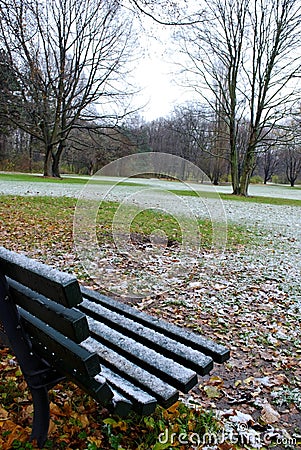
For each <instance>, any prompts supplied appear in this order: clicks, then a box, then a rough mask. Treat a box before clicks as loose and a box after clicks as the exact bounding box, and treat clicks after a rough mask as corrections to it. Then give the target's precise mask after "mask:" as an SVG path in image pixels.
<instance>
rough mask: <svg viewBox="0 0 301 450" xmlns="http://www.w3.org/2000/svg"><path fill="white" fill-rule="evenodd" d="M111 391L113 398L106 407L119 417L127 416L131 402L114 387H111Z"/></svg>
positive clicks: (130, 408)
mask: <svg viewBox="0 0 301 450" xmlns="http://www.w3.org/2000/svg"><path fill="white" fill-rule="evenodd" d="M112 392H113V398H112V400H111V401H110V402H109V403H108V404H107V405H106V407H107V408H108V410H109V411H111V412H112V413H114V414H117V416H119V417H127V416H128V415H129V413H130V411H131V410H132V406H133V405H132V402H131V401H130V400H129V399H127V398H125V397H124V396H123V395H122V394H120V393H119V392H117V391H115V390H114V389H112Z"/></svg>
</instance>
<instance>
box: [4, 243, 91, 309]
mask: <svg viewBox="0 0 301 450" xmlns="http://www.w3.org/2000/svg"><path fill="white" fill-rule="evenodd" d="M0 270H1V271H2V273H4V274H5V275H6V276H8V277H9V278H11V279H13V280H15V281H18V282H19V283H21V284H23V285H24V286H27V287H28V288H30V289H32V290H33V291H36V292H38V293H39V294H42V295H44V296H45V297H47V298H49V299H51V300H53V301H55V302H56V303H60V304H62V305H64V306H66V307H68V308H72V307H73V306H76V305H78V304H79V303H81V301H82V295H81V292H80V288H79V284H78V281H77V279H76V278H75V277H74V276H73V275H71V274H68V273H64V272H60V271H59V270H56V269H53V268H52V267H50V266H48V265H46V264H43V263H40V262H38V261H35V260H33V259H31V258H28V257H26V256H25V255H21V254H19V253H15V252H12V251H10V250H7V249H6V248H4V247H0Z"/></svg>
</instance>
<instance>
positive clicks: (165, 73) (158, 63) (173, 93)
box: [135, 23, 191, 121]
mask: <svg viewBox="0 0 301 450" xmlns="http://www.w3.org/2000/svg"><path fill="white" fill-rule="evenodd" d="M172 31H173V29H172V27H165V28H164V27H161V26H157V25H155V24H153V23H152V24H150V28H149V30H148V33H146V36H145V44H144V46H145V56H144V58H143V60H141V61H140V62H139V64H138V66H137V68H136V69H135V78H136V79H137V81H138V83H139V85H140V86H141V88H142V91H141V93H140V94H138V95H137V99H136V100H135V104H136V103H138V104H139V105H143V104H146V103H147V104H146V106H145V107H143V109H142V110H141V111H140V112H139V114H140V115H141V116H143V117H144V119H145V120H147V121H149V120H153V119H156V118H158V117H163V116H167V115H168V114H169V113H170V112H172V110H173V108H174V106H175V105H177V104H181V103H184V102H185V101H186V100H187V99H188V98H189V97H190V98H191V94H188V93H187V91H185V90H184V89H183V88H181V87H180V86H179V83H178V82H177V78H178V77H177V71H178V67H177V66H176V65H175V64H174V62H176V61H177V59H178V58H179V55H177V53H176V50H175V48H176V47H175V45H174V44H173V43H172V37H171V33H172Z"/></svg>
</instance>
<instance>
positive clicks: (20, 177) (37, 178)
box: [0, 173, 144, 186]
mask: <svg viewBox="0 0 301 450" xmlns="http://www.w3.org/2000/svg"><path fill="white" fill-rule="evenodd" d="M1 181H16V182H19V181H21V182H27V183H57V184H66V183H67V184H86V183H88V182H90V183H93V184H100V185H109V186H114V185H116V184H118V185H120V186H144V184H141V183H135V182H133V181H114V180H100V179H99V180H98V179H93V178H92V177H84V178H81V177H76V176H68V177H66V176H64V175H62V177H61V178H50V177H44V176H42V175H33V174H26V173H0V182H1Z"/></svg>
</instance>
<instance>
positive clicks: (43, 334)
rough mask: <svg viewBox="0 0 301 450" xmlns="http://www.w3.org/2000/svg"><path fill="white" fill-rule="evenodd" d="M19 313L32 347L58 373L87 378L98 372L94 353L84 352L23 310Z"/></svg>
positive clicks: (20, 309) (96, 357)
mask: <svg viewBox="0 0 301 450" xmlns="http://www.w3.org/2000/svg"><path fill="white" fill-rule="evenodd" d="M19 312H20V315H21V317H22V318H23V319H24V321H25V329H26V331H27V333H28V335H29V337H30V338H31V341H32V345H33V347H34V348H37V350H38V352H39V354H42V355H43V356H44V358H45V359H46V360H47V361H48V362H50V363H52V364H54V365H55V367H56V368H58V369H59V370H60V371H62V372H63V373H67V374H68V376H74V375H75V374H76V375H82V376H85V377H88V378H91V377H94V376H95V375H97V374H98V373H99V372H100V364H99V358H98V355H97V354H96V353H95V352H94V353H93V352H89V351H87V350H85V349H84V348H82V347H81V346H80V345H79V344H76V343H75V342H73V341H72V340H71V339H68V338H66V337H65V336H64V335H63V334H61V333H59V332H58V331H56V330H54V329H53V328H52V327H50V326H48V325H45V324H44V323H43V322H42V321H41V320H40V319H37V318H36V317H34V316H32V315H31V314H30V313H29V312H28V311H25V310H24V309H23V308H19Z"/></svg>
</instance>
